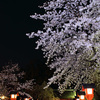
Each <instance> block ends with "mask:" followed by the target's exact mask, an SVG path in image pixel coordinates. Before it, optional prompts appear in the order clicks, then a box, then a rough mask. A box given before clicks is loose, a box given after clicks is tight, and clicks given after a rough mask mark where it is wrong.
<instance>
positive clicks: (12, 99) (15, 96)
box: [10, 91, 18, 100]
mask: <svg viewBox="0 0 100 100" xmlns="http://www.w3.org/2000/svg"><path fill="white" fill-rule="evenodd" d="M10 94H11V100H16V99H17V96H18V92H17V91H11V92H10Z"/></svg>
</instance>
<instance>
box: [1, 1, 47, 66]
mask: <svg viewBox="0 0 100 100" xmlns="http://www.w3.org/2000/svg"><path fill="white" fill-rule="evenodd" d="M45 1H46V0H40V2H39V0H1V1H0V66H2V65H5V64H7V63H8V61H10V60H12V62H15V63H19V64H20V66H25V65H26V64H28V63H29V62H30V61H32V60H34V59H37V61H40V62H41V63H42V62H43V55H42V52H41V51H40V50H35V46H36V44H35V43H34V41H35V39H29V38H28V37H27V36H26V33H30V32H32V31H36V30H38V29H42V28H43V26H42V21H36V20H34V19H32V18H30V15H32V14H34V13H35V12H37V13H42V12H43V11H42V10H41V9H39V8H38V5H42V4H43V2H45ZM36 63H38V62H36Z"/></svg>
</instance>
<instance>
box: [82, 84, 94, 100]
mask: <svg viewBox="0 0 100 100" xmlns="http://www.w3.org/2000/svg"><path fill="white" fill-rule="evenodd" d="M94 88H95V84H93V83H91V84H83V87H82V90H83V91H85V93H86V95H85V97H86V99H88V100H92V99H93V97H94Z"/></svg>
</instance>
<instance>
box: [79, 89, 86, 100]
mask: <svg viewBox="0 0 100 100" xmlns="http://www.w3.org/2000/svg"><path fill="white" fill-rule="evenodd" d="M78 95H79V100H85V92H84V91H80V92H79V93H78Z"/></svg>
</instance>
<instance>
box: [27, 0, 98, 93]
mask: <svg viewBox="0 0 100 100" xmlns="http://www.w3.org/2000/svg"><path fill="white" fill-rule="evenodd" d="M39 7H40V8H44V10H45V13H44V14H43V15H41V14H37V13H35V14H34V15H31V17H32V18H34V19H39V20H44V28H43V30H38V31H37V33H35V32H32V33H31V34H30V33H27V34H26V35H27V36H29V38H34V37H38V40H37V41H36V43H37V47H36V49H39V47H42V51H43V53H44V57H46V58H47V64H48V66H49V67H50V69H55V72H54V74H53V76H52V77H51V78H50V79H49V82H48V84H47V86H46V87H48V86H49V85H51V84H52V83H53V84H58V89H59V91H60V92H63V91H64V90H65V89H66V88H68V87H72V86H74V87H73V88H74V89H76V90H77V89H79V87H80V86H81V84H82V83H92V82H94V81H93V77H94V74H93V72H95V70H100V2H99V0H50V1H47V2H45V3H44V4H43V6H39Z"/></svg>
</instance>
